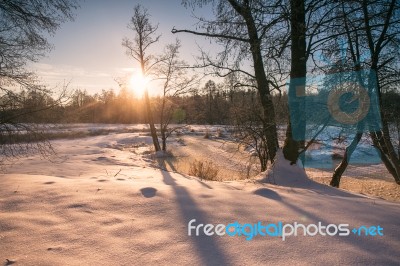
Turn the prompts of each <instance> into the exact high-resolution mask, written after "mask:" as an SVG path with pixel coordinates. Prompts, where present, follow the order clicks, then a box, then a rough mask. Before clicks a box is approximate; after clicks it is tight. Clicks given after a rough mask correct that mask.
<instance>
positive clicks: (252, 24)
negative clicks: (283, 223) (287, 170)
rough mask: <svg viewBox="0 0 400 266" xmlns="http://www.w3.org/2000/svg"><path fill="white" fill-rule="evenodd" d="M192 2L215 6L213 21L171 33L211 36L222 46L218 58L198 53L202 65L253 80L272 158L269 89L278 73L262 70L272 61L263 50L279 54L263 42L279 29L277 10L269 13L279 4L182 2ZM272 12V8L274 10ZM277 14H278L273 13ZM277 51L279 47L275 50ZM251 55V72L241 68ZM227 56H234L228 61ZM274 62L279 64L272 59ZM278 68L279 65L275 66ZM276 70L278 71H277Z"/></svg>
mask: <svg viewBox="0 0 400 266" xmlns="http://www.w3.org/2000/svg"><path fill="white" fill-rule="evenodd" d="M185 2H186V3H187V4H188V3H192V4H194V5H199V6H201V5H203V4H213V5H215V7H216V9H215V12H214V13H215V20H212V21H208V20H206V19H202V18H200V19H199V25H200V27H201V28H202V29H203V31H194V30H188V29H175V28H174V29H173V30H172V32H173V33H190V34H195V35H200V36H204V37H208V38H213V39H215V40H216V41H217V42H218V43H220V44H222V45H224V51H223V52H222V53H220V54H219V61H216V60H212V59H211V57H210V56H208V55H206V54H205V53H203V54H202V56H203V61H204V63H203V64H202V66H203V67H209V68H212V69H214V74H216V75H219V76H222V77H225V76H227V75H229V74H231V73H237V74H241V75H244V76H246V77H247V78H251V79H253V80H255V87H256V89H257V91H258V95H259V99H260V102H261V105H262V111H263V116H264V119H263V125H262V126H263V127H262V128H263V134H264V136H265V139H266V141H267V150H268V154H269V156H268V158H269V160H271V161H273V160H274V159H275V155H276V152H277V149H278V136H277V127H276V121H275V110H274V105H273V102H272V97H271V92H272V91H273V90H274V89H276V88H278V87H279V82H277V81H276V78H277V77H279V75H280V74H281V73H273V72H272V71H268V72H266V70H267V69H269V70H271V69H272V66H273V64H274V62H272V61H271V62H270V64H269V67H268V68H267V67H266V65H265V61H264V60H266V59H269V56H268V55H267V53H279V51H278V52H277V51H276V50H275V49H274V47H275V46H276V43H273V41H270V42H266V41H265V40H266V39H268V38H267V36H268V34H271V35H272V32H274V31H275V32H279V30H278V27H275V26H276V25H277V24H279V22H280V21H281V20H282V17H281V16H280V14H279V12H276V13H275V12H273V10H275V9H276V8H281V7H282V6H281V5H280V4H279V3H274V4H271V5H268V4H267V3H265V1H248V0H243V1H239V0H228V1H216V0H215V1H214V0H209V1H196V0H193V1H185ZM275 11H276V10H275ZM277 14H278V15H277ZM277 50H279V49H277ZM248 57H250V58H251V62H252V72H253V73H250V72H249V71H246V70H245V69H244V68H241V65H242V63H243V61H244V60H246V59H247V58H248ZM229 58H235V59H234V60H233V62H229ZM275 64H276V65H279V64H278V63H276V62H275ZM278 68H279V67H278ZM278 72H279V71H278Z"/></svg>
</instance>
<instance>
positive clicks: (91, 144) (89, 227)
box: [0, 133, 400, 265]
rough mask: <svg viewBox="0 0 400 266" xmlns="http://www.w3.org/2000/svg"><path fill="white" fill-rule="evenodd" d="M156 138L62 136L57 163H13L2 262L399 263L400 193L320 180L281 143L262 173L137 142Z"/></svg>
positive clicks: (1, 191) (3, 186) (1, 233)
mask: <svg viewBox="0 0 400 266" xmlns="http://www.w3.org/2000/svg"><path fill="white" fill-rule="evenodd" d="M149 138H150V137H149V136H144V135H140V134H139V133H120V134H109V135H104V136H95V137H90V138H82V139H74V140H57V141H54V146H55V147H56V150H57V157H55V158H53V162H52V163H51V162H49V161H45V160H41V159H40V158H39V157H38V156H30V157H27V158H23V159H21V160H19V161H18V162H15V164H14V165H13V166H12V167H9V168H7V169H6V172H5V173H3V174H2V175H1V176H0V195H1V197H0V263H4V264H7V263H11V262H15V263H16V265H156V264H163V265H188V264H190V265H355V264H357V265H399V261H400V254H399V252H398V251H399V249H400V234H399V217H400V205H399V204H398V203H393V202H388V201H383V200H380V199H376V198H371V197H365V196H362V195H358V194H352V193H349V192H346V191H344V190H340V189H335V188H331V187H328V186H324V185H322V184H318V183H316V182H314V181H312V180H310V179H309V178H308V177H307V175H306V174H305V173H304V171H303V169H301V168H299V167H298V166H296V165H290V164H289V162H287V161H285V160H284V159H283V158H282V154H281V153H280V154H279V157H278V160H277V161H276V163H275V164H274V166H273V168H272V169H270V170H268V171H267V172H265V173H263V174H261V175H260V176H259V178H258V179H253V180H246V181H244V180H242V181H227V182H211V181H208V182H205V181H200V180H199V179H198V178H196V177H191V176H187V175H182V174H178V173H175V172H167V171H164V170H162V169H160V168H156V167H155V162H154V161H153V160H152V159H151V158H149V157H148V156H143V155H142V154H136V153H134V152H132V149H131V148H132V147H137V146H140V145H142V144H143V143H144V144H146V143H149V141H150V140H149ZM191 141H195V138H192V139H191ZM192 219H196V223H203V224H204V223H211V224H219V223H223V224H227V223H231V222H235V221H238V222H240V223H257V222H258V221H263V222H273V223H277V222H278V221H283V222H284V223H293V222H296V221H297V222H302V223H304V224H309V223H318V222H322V223H324V224H331V223H332V224H340V223H346V224H349V225H350V228H353V227H358V226H362V225H365V226H377V225H380V226H381V227H383V228H384V231H383V232H384V235H383V236H375V237H372V236H356V235H354V234H350V235H349V236H332V237H330V236H314V237H311V236H303V235H300V236H297V237H294V236H293V237H288V238H287V239H286V240H285V241H282V238H280V237H262V236H255V237H254V239H253V240H251V241H247V240H245V238H244V237H229V236H227V235H225V236H206V235H204V234H202V235H200V236H188V222H189V221H190V220H192ZM7 260H9V261H10V262H7Z"/></svg>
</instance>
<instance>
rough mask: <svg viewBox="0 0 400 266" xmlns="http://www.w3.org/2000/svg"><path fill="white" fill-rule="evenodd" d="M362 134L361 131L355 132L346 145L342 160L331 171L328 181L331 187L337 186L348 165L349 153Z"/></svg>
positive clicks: (350, 153)
mask: <svg viewBox="0 0 400 266" xmlns="http://www.w3.org/2000/svg"><path fill="white" fill-rule="evenodd" d="M362 135H363V133H361V132H359V133H357V134H356V135H355V136H354V139H353V141H352V142H351V143H350V145H349V146H347V147H346V150H345V152H344V156H343V159H342V161H341V162H340V164H339V165H338V167H336V169H335V171H334V172H333V176H332V179H331V182H330V185H331V186H332V187H339V184H340V179H341V178H342V175H343V173H344V171H345V170H346V168H347V166H348V165H349V161H350V158H351V155H352V154H353V152H354V150H355V149H356V147H357V145H358V143H359V142H360V140H361V137H362Z"/></svg>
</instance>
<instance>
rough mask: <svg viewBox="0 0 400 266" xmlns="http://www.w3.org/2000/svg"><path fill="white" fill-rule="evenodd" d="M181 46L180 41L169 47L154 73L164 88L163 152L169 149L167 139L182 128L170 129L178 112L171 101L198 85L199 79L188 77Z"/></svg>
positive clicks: (162, 113) (162, 115) (162, 116)
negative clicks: (175, 113)
mask: <svg viewBox="0 0 400 266" xmlns="http://www.w3.org/2000/svg"><path fill="white" fill-rule="evenodd" d="M180 46H181V44H180V41H179V40H178V39H177V40H176V42H175V43H174V44H169V45H167V46H166V47H165V49H164V52H163V54H162V55H161V56H160V57H159V59H158V61H159V64H158V65H157V66H156V67H155V69H154V71H153V74H154V75H155V79H156V80H159V81H162V88H163V91H162V97H161V103H160V110H159V117H160V133H161V140H162V150H163V151H165V150H166V148H167V138H168V137H169V136H170V135H171V134H172V133H173V132H174V131H176V130H178V129H179V128H181V127H173V128H169V125H170V123H171V120H172V118H173V114H174V111H175V110H176V109H175V105H174V103H173V102H172V101H171V100H170V99H172V98H175V97H177V96H180V95H183V94H186V93H188V92H189V91H190V90H191V89H192V88H193V86H194V85H196V84H197V77H196V76H195V75H192V76H189V75H188V68H187V66H188V64H187V63H186V62H185V61H183V60H181V59H180V58H179V48H180Z"/></svg>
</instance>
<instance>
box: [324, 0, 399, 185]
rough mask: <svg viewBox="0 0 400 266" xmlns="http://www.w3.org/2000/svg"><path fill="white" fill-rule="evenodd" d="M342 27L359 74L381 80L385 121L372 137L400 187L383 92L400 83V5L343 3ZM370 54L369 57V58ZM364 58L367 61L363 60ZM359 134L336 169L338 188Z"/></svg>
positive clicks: (388, 0)
mask: <svg viewBox="0 0 400 266" xmlns="http://www.w3.org/2000/svg"><path fill="white" fill-rule="evenodd" d="M340 2H341V5H340V11H339V12H341V13H342V18H343V19H342V21H341V22H342V25H344V27H343V29H344V34H345V36H346V38H347V42H348V44H349V45H348V53H349V55H350V60H349V61H350V62H352V64H353V67H354V68H355V70H356V71H358V70H360V69H362V68H363V69H369V70H371V73H372V75H373V77H372V78H373V79H376V80H377V84H376V85H377V88H376V89H377V93H378V95H379V109H380V114H381V120H382V129H381V130H372V131H371V132H369V135H370V137H371V139H372V141H373V145H374V146H375V147H376V148H377V149H378V150H379V152H380V155H381V160H382V162H383V163H384V164H385V166H386V168H387V169H388V171H389V172H390V174H391V175H392V176H393V177H394V179H395V181H396V183H397V184H400V157H399V154H397V153H396V151H395V148H394V145H393V142H392V140H391V136H390V132H389V123H388V118H387V114H386V113H385V112H384V110H385V106H384V102H383V99H382V95H383V89H384V88H385V87H388V86H390V85H391V84H394V83H396V82H397V83H398V82H399V81H400V80H399V78H398V74H399V68H398V66H399V65H398V62H399V61H398V60H399V53H398V45H399V43H400V34H399V33H400V31H399V29H400V27H399V24H400V17H399V15H398V12H399V11H400V5H399V3H398V1H395V0H382V1H380V0H379V1H378V0H371V1H367V0H359V1H353V2H352V3H351V4H349V3H347V2H345V1H340ZM365 55H368V56H365ZM362 56H364V57H365V58H364V60H362V58H361V57H362ZM361 135H362V134H360V133H358V134H356V136H355V138H354V139H353V141H352V143H351V144H350V146H349V147H347V148H346V150H345V154H344V158H343V160H342V162H341V163H340V164H339V166H338V167H337V168H336V169H335V172H334V174H333V176H332V180H331V183H330V184H331V185H332V186H335V187H338V186H339V183H340V179H341V176H342V174H343V173H344V171H345V169H346V167H347V166H348V162H349V160H350V158H351V155H352V152H353V151H354V149H355V147H356V146H357V144H358V143H359V141H360V139H361Z"/></svg>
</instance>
